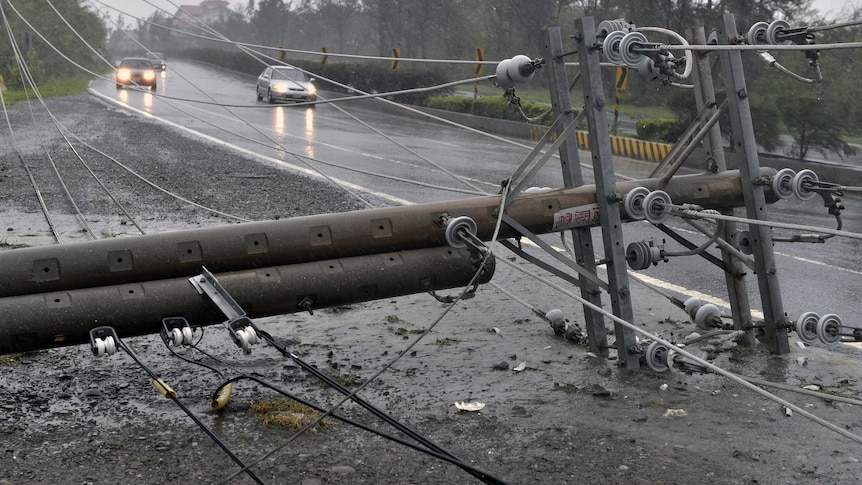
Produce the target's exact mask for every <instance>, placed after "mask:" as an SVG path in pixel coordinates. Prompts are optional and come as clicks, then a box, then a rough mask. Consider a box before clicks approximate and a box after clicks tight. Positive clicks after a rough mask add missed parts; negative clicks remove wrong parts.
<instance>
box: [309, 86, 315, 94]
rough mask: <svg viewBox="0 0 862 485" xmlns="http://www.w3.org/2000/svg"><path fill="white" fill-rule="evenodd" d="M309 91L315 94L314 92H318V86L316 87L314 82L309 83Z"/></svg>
mask: <svg viewBox="0 0 862 485" xmlns="http://www.w3.org/2000/svg"><path fill="white" fill-rule="evenodd" d="M308 92H309V93H311V94H314V93H316V92H317V88H316V87H314V84H309V85H308Z"/></svg>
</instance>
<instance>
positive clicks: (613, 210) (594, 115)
mask: <svg viewBox="0 0 862 485" xmlns="http://www.w3.org/2000/svg"><path fill="white" fill-rule="evenodd" d="M574 37H575V39H576V40H577V42H578V47H577V49H578V57H579V60H580V64H581V72H582V73H583V76H582V78H583V81H584V110H586V112H587V120H588V124H589V128H590V132H589V140H590V151H591V152H592V155H593V156H592V159H593V170H594V172H595V178H596V201H597V202H598V205H599V218H600V220H601V223H602V240H603V243H604V248H605V259H606V260H607V270H608V284H609V286H610V294H611V307H612V309H613V312H614V315H616V316H617V317H619V318H621V319H623V320H625V321H628V322H634V312H633V311H632V302H631V290H630V288H629V277H628V268H627V266H626V256H625V250H624V248H625V244H624V240H623V230H622V226H623V225H622V220H621V217H620V201H619V197H617V195H616V192H617V191H616V180H615V174H614V159H613V152H612V150H611V138H610V132H609V130H608V125H607V120H606V118H605V104H606V102H605V95H604V92H603V87H602V71H601V65H600V63H599V62H600V59H599V52H598V50H597V48H596V46H597V45H598V44H597V42H596V26H595V22H594V20H593V18H592V17H583V18H580V19H578V20H577V22H576V28H575V36H574ZM614 334H615V335H616V337H617V355H618V356H619V359H620V365H622V366H625V367H627V368H638V367H639V366H640V355H641V353H640V349H638V347H637V340H636V338H635V333H634V331H633V330H631V329H629V328H628V327H624V326H622V325H620V324H619V323H616V322H615V323H614Z"/></svg>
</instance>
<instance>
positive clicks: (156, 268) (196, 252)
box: [0, 168, 778, 353]
mask: <svg viewBox="0 0 862 485" xmlns="http://www.w3.org/2000/svg"><path fill="white" fill-rule="evenodd" d="M774 174H775V171H774V170H772V169H768V168H765V169H763V170H762V172H761V177H762V178H763V180H766V179H768V178H769V177H771V176H773V175H774ZM659 183H660V180H659V179H648V180H641V181H632V182H625V183H620V184H618V185H617V188H618V190H619V192H620V195H623V194H625V193H627V192H628V191H630V190H632V189H634V188H636V187H646V188H648V189H655V188H657V187H658V184H659ZM765 186H766V187H767V189H766V192H767V197H768V199H769V200H770V201H771V202H774V201H776V200H778V197H777V196H776V195H775V194H773V193H772V191H771V188H769V187H771V186H770V185H769V184H765ZM664 190H665V191H666V192H667V193H668V194H669V195H670V196H671V198H672V199H673V201H674V203H695V204H698V205H701V206H704V207H707V208H717V209H720V208H728V207H735V206H739V205H741V204H743V199H742V184H741V181H740V179H739V176H738V173H737V172H724V173H721V174H704V175H690V176H679V177H674V178H673V179H672V180H671V181H670V183H669V184H668V185H667V186H666V187H664ZM595 202H596V195H595V188H594V187H593V186H581V187H578V188H572V189H561V190H554V191H549V192H543V193H535V194H523V195H519V196H518V197H517V198H516V199H515V201H514V202H513V203H512V204H511V205H509V207H508V208H507V210H506V213H507V215H509V216H510V217H512V218H513V219H514V220H516V221H518V222H519V223H520V224H521V225H523V226H524V227H526V228H527V229H529V230H530V231H533V232H535V233H538V234H545V233H550V232H554V231H559V230H563V229H566V227H563V228H560V217H561V214H567V213H569V212H568V211H567V209H571V208H574V207H584V206H591V205H595ZM499 205H500V198H499V196H489V197H480V198H474V199H466V200H457V201H451V202H441V203H433V204H422V205H415V206H406V207H390V208H384V209H373V210H363V211H355V212H349V213H341V214H325V215H319V216H308V217H300V218H295V219H287V220H281V221H267V222H257V223H247V224H237V225H230V226H221V227H213V228H205V229H195V230H189V231H178V232H171V233H163V234H152V235H145V236H135V237H124V238H114V239H108V240H100V241H93V242H81V243H73V244H62V245H53V246H43V247H36V248H23V249H15V250H11V251H3V252H0V268H2V271H3V278H2V280H1V281H0V315H2V317H0V353H12V352H22V351H29V350H39V349H46V348H51V347H58V346H65V345H76V344H81V343H84V342H86V341H87V340H88V332H89V330H90V329H91V328H93V327H96V326H103V325H111V326H113V327H114V328H115V329H116V331H117V333H118V334H120V335H123V336H131V335H143V334H148V333H156V332H158V331H159V329H160V325H161V321H162V319H163V318H166V317H177V316H182V317H185V318H187V319H188V320H189V322H190V323H191V324H192V325H209V324H214V323H218V322H223V321H224V316H223V315H222V314H221V313H219V312H218V311H217V309H216V308H215V307H214V306H213V305H212V304H211V302H209V301H208V300H207V299H205V298H203V297H202V296H201V295H199V294H198V293H197V291H196V290H195V289H194V288H193V286H192V285H191V283H190V282H189V280H188V278H189V277H191V276H195V275H198V274H200V272H201V268H202V267H207V268H208V269H209V270H210V271H212V272H213V273H219V274H218V277H219V280H220V281H222V283H223V285H224V286H225V288H227V289H228V290H229V291H230V292H231V294H232V295H233V296H234V298H235V299H236V300H237V302H239V304H240V305H241V306H242V307H243V308H245V309H246V310H247V311H248V315H249V316H250V317H262V316H269V315H276V314H284V313H291V312H298V311H306V310H311V309H316V308H325V307H330V306H335V305H342V304H350V303H356V302H361V301H371V300H376V299H381V298H390V297H395V296H402V295H407V294H413V293H421V292H426V291H432V290H442V289H447V288H454V287H462V286H465V285H467V284H468V282H469V281H470V280H471V278H472V277H473V275H474V274H475V272H476V270H477V269H478V266H477V262H478V261H477V256H476V255H475V254H470V253H469V251H467V250H457V249H454V248H451V247H448V246H447V245H446V244H447V241H446V236H445V225H444V224H443V223H442V220H443V218H444V217H445V216H451V217H458V216H467V217H470V218H472V219H473V220H474V221H475V222H476V225H477V231H476V233H477V235H478V237H479V238H481V239H483V240H488V239H489V238H490V237H491V235H492V232H493V229H494V225H495V222H496V211H497V209H498V207H499ZM622 216H623V218H624V219H628V217H627V216H626V215H625V214H623V215H622ZM596 224H597V223H596V222H595V221H594V220H592V219H590V220H587V221H585V225H588V226H594V225H596ZM516 235H517V233H516V232H515V231H514V230H513V229H511V228H509V227H508V226H504V227H503V230H502V231H501V235H500V237H503V238H507V237H513V236H516ZM492 273H493V265H491V266H489V267H488V268H486V270H485V271H484V273H483V274H482V275H481V277H480V279H479V283H485V282H487V281H489V280H490V278H491V276H492Z"/></svg>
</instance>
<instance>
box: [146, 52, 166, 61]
mask: <svg viewBox="0 0 862 485" xmlns="http://www.w3.org/2000/svg"><path fill="white" fill-rule="evenodd" d="M147 57H149V58H150V59H159V60H160V59H164V57H165V56H164V55H162V53H161V52H150V53H149V54H147Z"/></svg>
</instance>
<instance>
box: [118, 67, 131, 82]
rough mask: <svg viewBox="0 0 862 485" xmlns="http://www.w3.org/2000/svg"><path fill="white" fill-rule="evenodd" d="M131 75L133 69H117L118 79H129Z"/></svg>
mask: <svg viewBox="0 0 862 485" xmlns="http://www.w3.org/2000/svg"><path fill="white" fill-rule="evenodd" d="M131 77H132V71H130V70H128V69H125V68H123V69H119V70H118V71H117V80H118V81H128V80H129V78H131Z"/></svg>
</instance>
